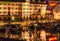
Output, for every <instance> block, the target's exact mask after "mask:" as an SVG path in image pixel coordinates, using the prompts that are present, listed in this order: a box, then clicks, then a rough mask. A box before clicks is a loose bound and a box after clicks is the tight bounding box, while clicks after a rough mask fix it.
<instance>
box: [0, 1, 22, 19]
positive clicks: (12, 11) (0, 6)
mask: <svg viewBox="0 0 60 41" xmlns="http://www.w3.org/2000/svg"><path fill="white" fill-rule="evenodd" d="M8 15H10V16H15V15H20V16H22V3H21V2H3V3H1V2H0V18H3V17H6V16H8ZM2 16H3V17H2Z"/></svg>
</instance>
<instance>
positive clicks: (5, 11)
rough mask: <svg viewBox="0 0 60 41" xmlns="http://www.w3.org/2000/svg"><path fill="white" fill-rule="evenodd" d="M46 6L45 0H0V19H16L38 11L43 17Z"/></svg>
mask: <svg viewBox="0 0 60 41" xmlns="http://www.w3.org/2000/svg"><path fill="white" fill-rule="evenodd" d="M46 7H47V3H46V1H41V0H26V1H25V2H20V1H19V2H12V1H10V2H8V1H0V19H2V20H3V19H5V18H7V17H11V19H12V20H14V19H16V20H18V18H20V17H22V16H25V17H27V16H30V15H32V14H38V13H39V14H41V16H43V17H45V13H46ZM39 10H40V11H39ZM2 16H3V17H2ZM18 16H19V17H18ZM19 20H20V19H19Z"/></svg>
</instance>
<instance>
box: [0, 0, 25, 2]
mask: <svg viewBox="0 0 60 41" xmlns="http://www.w3.org/2000/svg"><path fill="white" fill-rule="evenodd" d="M0 1H10V2H26V0H0Z"/></svg>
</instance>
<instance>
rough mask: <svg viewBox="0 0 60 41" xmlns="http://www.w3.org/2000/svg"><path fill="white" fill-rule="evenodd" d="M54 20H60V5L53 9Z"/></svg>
mask: <svg viewBox="0 0 60 41" xmlns="http://www.w3.org/2000/svg"><path fill="white" fill-rule="evenodd" d="M53 14H54V19H58V20H59V19H60V3H59V4H57V5H56V7H55V8H54V9H53Z"/></svg>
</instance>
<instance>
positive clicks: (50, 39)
mask: <svg viewBox="0 0 60 41" xmlns="http://www.w3.org/2000/svg"><path fill="white" fill-rule="evenodd" d="M54 40H57V37H52V38H49V41H54Z"/></svg>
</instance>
